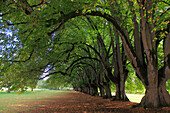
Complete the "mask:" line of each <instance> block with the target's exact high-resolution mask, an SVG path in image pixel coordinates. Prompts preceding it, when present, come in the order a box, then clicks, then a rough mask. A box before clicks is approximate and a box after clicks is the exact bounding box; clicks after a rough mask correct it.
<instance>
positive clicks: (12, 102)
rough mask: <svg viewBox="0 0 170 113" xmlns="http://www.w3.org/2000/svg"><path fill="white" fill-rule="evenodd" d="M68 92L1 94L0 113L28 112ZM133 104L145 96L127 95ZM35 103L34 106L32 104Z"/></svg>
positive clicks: (48, 91) (37, 91) (36, 91)
mask: <svg viewBox="0 0 170 113" xmlns="http://www.w3.org/2000/svg"><path fill="white" fill-rule="evenodd" d="M64 92H66V91H57V90H35V91H33V92H32V91H27V92H25V93H23V94H20V95H19V94H17V93H16V92H11V93H6V92H0V112H2V113H6V112H8V113H16V112H19V111H28V110H30V109H33V108H35V107H40V106H43V104H45V103H46V102H50V101H54V97H55V98H56V96H58V97H57V98H60V96H59V95H64ZM127 96H128V98H129V99H130V101H132V102H138V103H139V102H140V100H141V98H142V97H143V95H139V94H127ZM32 103H33V104H32Z"/></svg>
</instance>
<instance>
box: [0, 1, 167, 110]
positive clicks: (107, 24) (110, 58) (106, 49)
mask: <svg viewBox="0 0 170 113" xmlns="http://www.w3.org/2000/svg"><path fill="white" fill-rule="evenodd" d="M169 15H170V2H169V0H1V2H0V27H1V29H0V61H1V63H0V87H7V88H9V90H19V91H24V90H25V88H26V87H31V88H34V87H35V86H36V83H37V82H38V80H39V79H43V78H45V77H49V79H48V83H49V84H51V85H52V84H53V85H54V84H57V83H58V84H64V82H65V83H66V85H67V84H72V86H73V88H74V89H75V90H77V91H82V92H84V93H88V94H90V95H98V93H99V91H98V89H99V90H100V96H105V97H106V98H112V95H111V84H114V85H115V92H116V95H115V97H114V99H115V100H124V101H128V98H127V96H126V93H125V83H126V81H127V79H128V77H129V76H131V74H133V75H134V76H135V77H136V78H138V80H139V81H140V82H141V83H142V84H143V86H144V88H145V96H144V97H143V98H142V100H141V102H140V104H139V106H144V107H162V106H170V95H169V93H168V91H167V88H166V83H167V82H168V81H169V80H168V79H170V32H169V31H170V16H169ZM42 75H44V76H42ZM62 77H63V78H62ZM57 80H58V82H56V81H57ZM134 80H136V79H134ZM168 84H169V82H168ZM129 85H131V84H129ZM131 87H133V85H131Z"/></svg>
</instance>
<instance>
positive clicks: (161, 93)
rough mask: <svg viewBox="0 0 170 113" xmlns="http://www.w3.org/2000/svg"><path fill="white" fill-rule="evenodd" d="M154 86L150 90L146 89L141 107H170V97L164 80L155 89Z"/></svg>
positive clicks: (149, 87)
mask: <svg viewBox="0 0 170 113" xmlns="http://www.w3.org/2000/svg"><path fill="white" fill-rule="evenodd" d="M152 85H153V84H152ZM152 85H149V86H148V89H146V92H145V96H144V97H143V98H142V100H141V103H140V106H144V107H169V106H170V95H169V93H168V92H167V90H166V81H165V80H163V81H162V82H161V83H160V85H159V86H158V87H153V86H152ZM154 86H155V85H154Z"/></svg>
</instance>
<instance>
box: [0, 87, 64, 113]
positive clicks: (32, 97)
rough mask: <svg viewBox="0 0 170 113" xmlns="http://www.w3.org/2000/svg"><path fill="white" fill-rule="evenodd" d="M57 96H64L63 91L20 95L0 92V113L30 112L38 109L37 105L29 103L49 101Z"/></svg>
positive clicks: (34, 92)
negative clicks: (35, 108)
mask: <svg viewBox="0 0 170 113" xmlns="http://www.w3.org/2000/svg"><path fill="white" fill-rule="evenodd" d="M57 95H63V91H56V90H36V91H33V92H32V91H27V92H24V93H23V94H20V95H19V94H17V93H16V92H11V93H6V92H0V112H8V113H9V112H10V113H16V112H18V111H21V110H29V109H32V108H34V107H37V106H36V105H31V104H28V103H29V102H37V103H38V101H39V100H44V101H45V100H47V101H48V100H50V99H52V97H54V96H57ZM37 105H38V104H37Z"/></svg>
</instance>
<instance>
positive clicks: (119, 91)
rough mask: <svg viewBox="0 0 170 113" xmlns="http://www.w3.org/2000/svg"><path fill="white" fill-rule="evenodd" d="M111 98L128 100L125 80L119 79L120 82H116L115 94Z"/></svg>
mask: <svg viewBox="0 0 170 113" xmlns="http://www.w3.org/2000/svg"><path fill="white" fill-rule="evenodd" d="M113 100H123V101H129V99H128V97H127V96H126V93H125V80H120V83H118V84H116V96H115V98H114V99H113Z"/></svg>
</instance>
